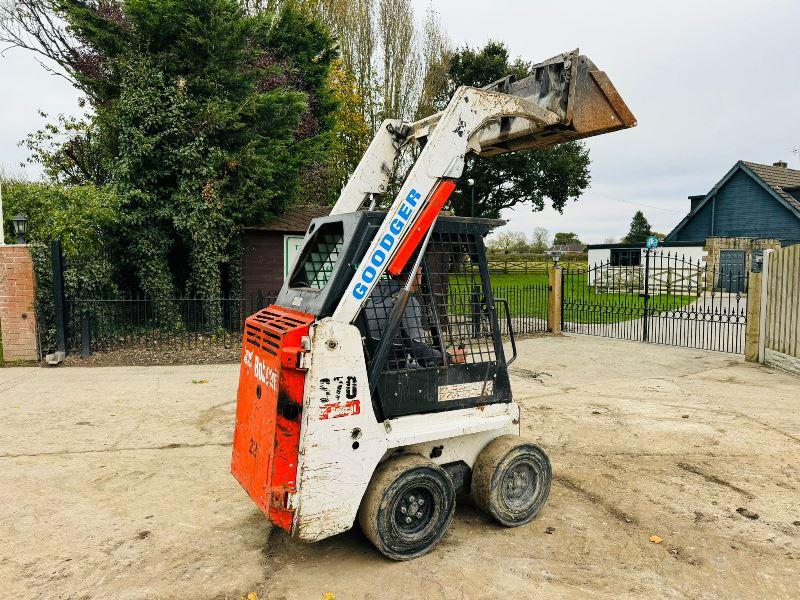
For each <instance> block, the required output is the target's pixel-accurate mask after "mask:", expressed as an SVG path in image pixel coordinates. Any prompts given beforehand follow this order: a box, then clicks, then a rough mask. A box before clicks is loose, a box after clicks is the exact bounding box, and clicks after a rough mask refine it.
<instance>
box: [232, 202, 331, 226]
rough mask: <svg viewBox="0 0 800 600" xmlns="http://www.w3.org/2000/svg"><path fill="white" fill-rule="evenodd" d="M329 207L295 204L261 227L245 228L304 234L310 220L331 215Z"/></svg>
mask: <svg viewBox="0 0 800 600" xmlns="http://www.w3.org/2000/svg"><path fill="white" fill-rule="evenodd" d="M331 208H332V207H330V206H320V205H317V204H295V205H293V206H289V207H287V212H286V214H283V215H278V216H275V217H271V218H270V219H268V220H267V221H265V222H264V223H263V224H262V225H255V226H253V227H247V229H250V230H258V231H291V232H298V233H299V232H305V231H306V229H308V225H309V224H310V223H311V220H312V219H316V218H318V217H327V216H328V215H329V214H331Z"/></svg>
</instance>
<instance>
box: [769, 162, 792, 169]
mask: <svg viewBox="0 0 800 600" xmlns="http://www.w3.org/2000/svg"><path fill="white" fill-rule="evenodd" d="M772 166H773V167H781V168H783V169H785V168H786V167H788V166H789V165H788V164H786V161H783V160H779V161H778V162H774V163H772Z"/></svg>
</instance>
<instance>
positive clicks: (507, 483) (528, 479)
mask: <svg viewBox="0 0 800 600" xmlns="http://www.w3.org/2000/svg"><path fill="white" fill-rule="evenodd" d="M538 487H539V473H538V471H537V469H536V467H535V465H534V464H533V463H532V462H530V461H527V460H521V461H517V462H515V463H514V464H513V465H511V467H509V469H508V470H507V471H506V472H505V474H504V475H503V481H502V482H501V484H500V493H501V496H502V498H503V504H505V505H506V506H507V507H508V508H509V509H510V510H512V511H513V512H515V513H517V514H519V513H524V512H525V511H526V510H528V509H529V508H530V507H531V506H533V504H534V503H535V502H536V496H537V491H538Z"/></svg>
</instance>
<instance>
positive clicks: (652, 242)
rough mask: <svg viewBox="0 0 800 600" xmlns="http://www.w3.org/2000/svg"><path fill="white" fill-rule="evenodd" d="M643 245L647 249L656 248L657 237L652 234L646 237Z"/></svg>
mask: <svg viewBox="0 0 800 600" xmlns="http://www.w3.org/2000/svg"><path fill="white" fill-rule="evenodd" d="M645 245H646V246H647V248H648V249H649V250H652V249H653V248H658V238H657V237H656V236H654V235H651V236H650V237H648V238H647V242H646V243H645Z"/></svg>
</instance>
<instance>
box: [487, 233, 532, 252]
mask: <svg viewBox="0 0 800 600" xmlns="http://www.w3.org/2000/svg"><path fill="white" fill-rule="evenodd" d="M488 246H489V250H491V251H492V252H497V253H502V254H511V253H512V252H515V253H517V254H524V253H525V252H527V250H528V239H527V238H526V237H525V234H524V233H522V232H521V231H503V232H501V233H499V234H498V235H497V237H496V238H494V239H492V240H490V241H489V243H488Z"/></svg>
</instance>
